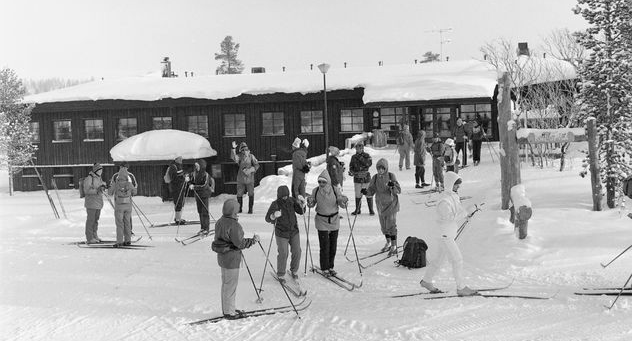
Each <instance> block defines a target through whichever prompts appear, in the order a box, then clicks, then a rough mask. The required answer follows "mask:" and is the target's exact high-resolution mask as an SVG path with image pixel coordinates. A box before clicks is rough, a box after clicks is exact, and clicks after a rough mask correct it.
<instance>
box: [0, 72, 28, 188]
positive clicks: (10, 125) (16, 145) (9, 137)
mask: <svg viewBox="0 0 632 341" xmlns="http://www.w3.org/2000/svg"><path fill="white" fill-rule="evenodd" d="M25 93H26V90H25V89H24V86H23V85H22V81H21V80H20V79H19V78H18V77H17V76H16V74H15V72H14V71H13V70H11V69H7V68H5V69H1V70H0V166H6V167H7V168H8V171H9V185H10V186H9V191H10V192H12V188H13V186H12V182H11V179H12V178H13V175H14V174H15V173H17V172H19V171H20V170H21V168H20V166H23V165H26V164H28V163H29V161H30V160H31V158H32V157H33V153H34V152H35V151H36V150H37V146H36V145H34V144H33V142H32V132H31V125H30V122H31V109H32V107H30V106H28V105H24V104H23V103H22V98H23V97H24V94H25Z"/></svg>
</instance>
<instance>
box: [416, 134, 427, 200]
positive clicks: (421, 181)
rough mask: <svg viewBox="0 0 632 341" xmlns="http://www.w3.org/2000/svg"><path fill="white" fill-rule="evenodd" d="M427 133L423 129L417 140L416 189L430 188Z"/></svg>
mask: <svg viewBox="0 0 632 341" xmlns="http://www.w3.org/2000/svg"><path fill="white" fill-rule="evenodd" d="M426 149H427V146H426V131H425V130H423V129H421V130H418V131H417V139H416V140H415V149H414V157H413V164H414V165H415V188H423V187H425V186H430V185H429V184H427V183H426V180H425V179H426V176H425V175H426V166H425V165H426V152H427V150H426Z"/></svg>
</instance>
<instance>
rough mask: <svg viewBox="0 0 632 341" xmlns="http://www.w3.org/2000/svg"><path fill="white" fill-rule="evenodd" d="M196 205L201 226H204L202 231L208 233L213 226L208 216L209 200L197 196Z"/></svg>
mask: <svg viewBox="0 0 632 341" xmlns="http://www.w3.org/2000/svg"><path fill="white" fill-rule="evenodd" d="M195 204H196V205H197V211H198V214H199V215H200V225H202V230H206V231H208V230H209V229H210V226H211V219H210V218H209V215H208V198H202V197H200V196H199V195H196V196H195Z"/></svg>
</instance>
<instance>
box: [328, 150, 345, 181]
mask: <svg viewBox="0 0 632 341" xmlns="http://www.w3.org/2000/svg"><path fill="white" fill-rule="evenodd" d="M338 155H340V149H338V148H337V147H334V146H330V147H329V157H328V158H327V172H329V177H330V178H331V186H332V187H336V188H338V190H339V191H342V181H343V179H344V173H345V164H344V163H343V162H340V160H338Z"/></svg>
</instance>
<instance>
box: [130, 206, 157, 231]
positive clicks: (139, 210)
mask: <svg viewBox="0 0 632 341" xmlns="http://www.w3.org/2000/svg"><path fill="white" fill-rule="evenodd" d="M132 204H133V205H134V206H136V209H138V212H140V214H141V215H142V216H143V218H145V220H147V224H149V226H154V223H152V222H151V220H149V218H148V217H147V215H146V214H145V212H143V210H141V209H140V206H138V204H136V202H135V201H133V200H132ZM138 219H139V220H140V221H141V222H142V220H141V219H140V216H139V217H138Z"/></svg>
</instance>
